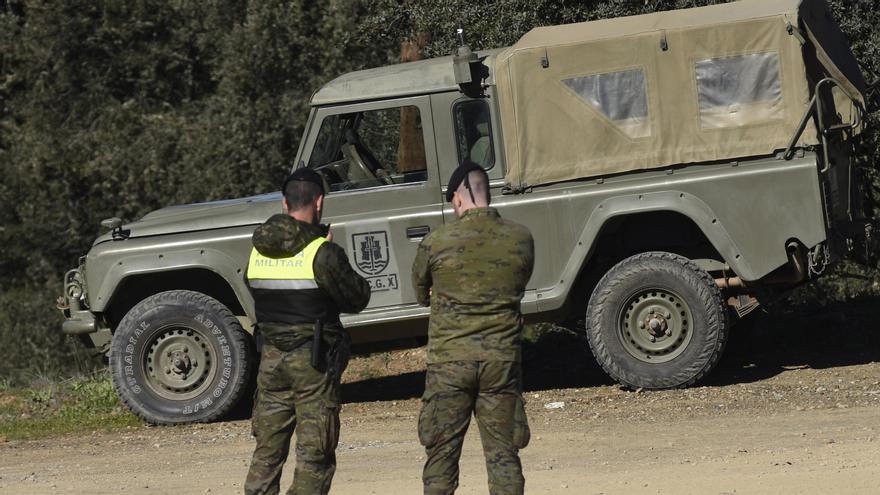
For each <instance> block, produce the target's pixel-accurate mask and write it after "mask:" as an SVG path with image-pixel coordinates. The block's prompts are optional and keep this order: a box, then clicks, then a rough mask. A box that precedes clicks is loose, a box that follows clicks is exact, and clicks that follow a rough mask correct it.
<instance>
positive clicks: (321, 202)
mask: <svg viewBox="0 0 880 495" xmlns="http://www.w3.org/2000/svg"><path fill="white" fill-rule="evenodd" d="M315 208H317V209H318V212H321V211H322V210H323V209H324V195H323V194H322V195H320V196H318V199H317V200H315Z"/></svg>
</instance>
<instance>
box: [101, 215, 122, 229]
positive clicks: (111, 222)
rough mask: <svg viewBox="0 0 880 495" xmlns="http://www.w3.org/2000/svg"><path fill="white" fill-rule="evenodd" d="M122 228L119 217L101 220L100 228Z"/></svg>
mask: <svg viewBox="0 0 880 495" xmlns="http://www.w3.org/2000/svg"><path fill="white" fill-rule="evenodd" d="M121 226H122V219H121V218H119V217H111V218H105V219H103V220H101V227H104V228H108V229H110V230H113V229H116V228H118V227H121Z"/></svg>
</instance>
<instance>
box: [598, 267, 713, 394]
mask: <svg viewBox="0 0 880 495" xmlns="http://www.w3.org/2000/svg"><path fill="white" fill-rule="evenodd" d="M586 323H587V340H588V342H589V344H590V349H591V350H592V351H593V355H594V356H595V357H596V360H597V361H598V362H599V364H600V365H601V366H602V368H603V369H604V370H605V372H606V373H608V375H609V376H611V378H613V379H615V380H617V381H618V382H620V383H621V384H623V385H624V386H627V387H631V388H645V389H664V388H676V387H686V386H688V385H692V384H693V383H695V382H697V381H698V380H700V379H702V378H703V377H705V376H706V375H707V374H708V373H709V372H710V371H712V369H713V368H714V367H715V365H716V364H717V363H718V360H719V359H720V357H721V354H722V353H723V351H724V346H725V344H726V342H727V334H728V325H729V323H728V318H727V312H726V309H725V306H724V304H723V300H722V298H721V292H720V290H719V289H718V287H717V286H716V284H715V281H714V280H713V279H712V277H711V276H710V275H709V274H708V273H706V272H705V271H703V270H702V269H700V267H698V266H697V265H696V264H694V263H693V262H692V261H690V260H689V259H687V258H684V257H682V256H678V255H675V254H671V253H664V252H649V253H642V254H638V255H635V256H632V257H630V258H627V259H625V260H623V261H621V262H620V263H618V264H617V265H615V266H614V267H613V268H611V270H609V271H608V273H606V274H605V276H604V277H602V280H600V281H599V284H598V285H597V286H596V289H595V290H594V292H593V295H592V297H591V298H590V302H589V305H588V307H587V315H586Z"/></svg>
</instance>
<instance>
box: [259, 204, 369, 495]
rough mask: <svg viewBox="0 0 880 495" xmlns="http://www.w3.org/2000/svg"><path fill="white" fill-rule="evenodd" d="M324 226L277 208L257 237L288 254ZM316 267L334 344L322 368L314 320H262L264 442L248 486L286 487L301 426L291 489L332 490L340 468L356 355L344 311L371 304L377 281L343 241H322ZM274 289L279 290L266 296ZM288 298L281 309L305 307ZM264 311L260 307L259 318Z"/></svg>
mask: <svg viewBox="0 0 880 495" xmlns="http://www.w3.org/2000/svg"><path fill="white" fill-rule="evenodd" d="M324 234H325V232H323V231H322V229H320V228H319V227H317V226H313V225H309V224H305V223H303V222H299V221H297V220H295V219H293V218H291V217H289V216H287V215H275V216H273V217H272V218H270V219H269V220H268V221H267V222H266V223H265V224H263V225H261V226H260V227H258V228H257V230H256V231H255V232H254V236H253V242H254V247H255V248H256V249H257V251H259V253H260V254H261V255H263V256H266V257H272V258H285V257H290V256H293V255H295V254H296V253H299V252H301V251H302V250H303V248H304V247H305V246H307V245H309V243H311V242H312V241H314V240H315V239H317V238H318V237H321V236H323V235H324ZM312 267H313V270H314V280H315V282H316V283H317V287H318V288H317V289H315V291H316V292H313V293H311V294H310V295H309V297H316V296H317V297H319V298H321V299H323V300H324V301H325V304H327V306H328V307H329V308H331V311H330V317H329V318H328V319H327V320H326V321H325V322H324V332H323V347H322V348H323V349H326V350H327V352H326V353H324V354H323V359H322V363H321V366H319V368H320V369H315V368H313V367H312V366H311V351H312V339H313V336H314V325H313V324H289V323H284V322H273V321H258V328H259V331H260V334H261V336H262V338H263V339H264V344H263V346H262V351H261V361H260V371H259V375H258V377H257V387H258V388H257V395H256V399H255V401H254V413H253V419H252V427H253V434H254V436H255V437H256V440H257V446H256V449H255V450H254V455H253V459H252V460H251V466H250V470H249V471H248V476H247V480H246V481H245V487H244V488H245V493H247V494H257V493H260V494H263V493H265V494H276V493H278V492H279V480H280V478H281V468H282V466H283V465H284V461H285V460H286V459H287V455H288V452H289V449H290V440H291V435H292V434H293V431H294V428H296V436H297V441H296V468H295V471H294V480H293V485H291V487H290V489H289V490H288V493H296V494H316V493H327V492H328V491H329V490H330V482H331V481H332V479H333V474H334V472H335V470H336V454H335V450H336V444H337V441H338V439H339V407H340V394H339V388H340V385H339V379H340V376H341V375H342V371H343V370H344V369H345V366H346V364H347V363H348V345H349V337H348V334H347V333H346V332H345V330H344V329H343V328H342V324H341V323H340V322H339V316H338V313H339V311H342V312H346V313H356V312H359V311H361V310H362V309H363V308H364V307H366V305H367V303H368V302H369V300H370V287H369V284H368V283H367V281H366V280H364V279H363V277H361V276H360V275H358V274H356V273H355V272H354V270H352V268H351V265H350V264H349V262H348V257H347V256H346V255H345V252H344V251H343V250H342V248H341V247H339V246H337V245H336V244H332V243H329V242H326V243H324V244H321V246H320V248H318V251H317V253H315V257H314V262H313V265H312ZM251 284H252V287H251V290H252V291H254V297H255V303H257V304H259V303H260V302H261V301H260V300H259V298H260V297H261V295H260V293H259V292H258V291H256V290H255V289H254V286H253V283H252V282H251ZM294 295H295V294H294ZM270 296H271V297H277V296H274V295H269V296H263V297H266V298H268V297H270ZM282 299H283V298H282ZM283 302H284V301H283V300H281V301H279V303H283ZM282 305H283V306H285V307H283V308H278V309H279V311H282V310H283V311H287V312H290V311H294V312H296V311H299V310H304V308H301V307H300V306H298V305H297V304H287V305H284V304H282ZM258 308H259V306H258ZM259 314H260V312H259V310H258V319H259Z"/></svg>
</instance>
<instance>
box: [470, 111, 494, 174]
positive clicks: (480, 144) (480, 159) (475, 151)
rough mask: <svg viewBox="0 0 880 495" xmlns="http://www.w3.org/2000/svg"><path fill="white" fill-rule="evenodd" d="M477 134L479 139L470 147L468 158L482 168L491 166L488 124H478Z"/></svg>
mask: <svg viewBox="0 0 880 495" xmlns="http://www.w3.org/2000/svg"><path fill="white" fill-rule="evenodd" d="M477 132H478V133H479V135H480V137H479V138H477V140H476V141H474V144H473V145H471V150H470V152H469V153H468V155H469V156H468V158H470V160H471V161H472V162H474V163H476V164H477V165H479V166H481V167H483V168H489V167H490V166H492V160H493V153H492V140H491V139H489V123H488V122H480V123H479V124H477Z"/></svg>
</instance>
